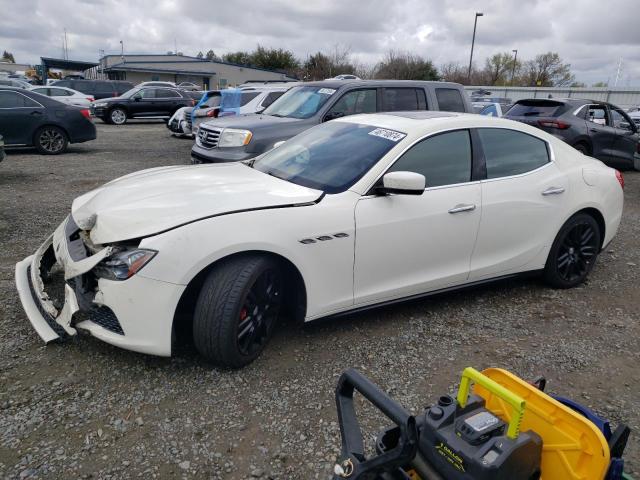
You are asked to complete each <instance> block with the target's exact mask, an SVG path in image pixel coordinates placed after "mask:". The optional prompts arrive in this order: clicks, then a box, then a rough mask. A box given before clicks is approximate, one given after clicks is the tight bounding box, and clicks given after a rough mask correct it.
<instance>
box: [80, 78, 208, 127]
mask: <svg viewBox="0 0 640 480" xmlns="http://www.w3.org/2000/svg"><path fill="white" fill-rule="evenodd" d="M195 104H196V102H195V100H194V98H193V93H192V92H186V91H184V90H180V89H177V88H169V87H142V88H132V89H131V90H129V91H127V92H125V93H123V94H122V95H120V96H119V97H113V98H104V99H102V100H97V101H95V102H94V103H92V104H91V113H92V114H93V115H94V116H96V117H98V118H100V119H101V120H102V121H104V122H106V123H114V124H116V125H123V124H124V123H126V122H127V120H128V119H130V118H149V117H163V118H170V117H171V115H173V114H174V112H175V111H176V110H178V109H179V108H182V107H193V106H194V105H195Z"/></svg>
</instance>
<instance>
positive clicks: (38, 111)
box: [31, 110, 42, 115]
mask: <svg viewBox="0 0 640 480" xmlns="http://www.w3.org/2000/svg"><path fill="white" fill-rule="evenodd" d="M31 115H42V112H41V111H40V110H34V111H33V112H31Z"/></svg>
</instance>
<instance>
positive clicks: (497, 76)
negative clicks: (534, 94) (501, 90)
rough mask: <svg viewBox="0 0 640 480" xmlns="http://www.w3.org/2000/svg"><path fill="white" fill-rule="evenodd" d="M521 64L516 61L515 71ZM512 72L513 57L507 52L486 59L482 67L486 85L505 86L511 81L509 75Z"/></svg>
mask: <svg viewBox="0 0 640 480" xmlns="http://www.w3.org/2000/svg"><path fill="white" fill-rule="evenodd" d="M520 66H521V63H520V62H519V61H516V64H515V70H516V71H519V70H520V68H519V67H520ZM512 72H514V60H513V55H512V54H511V53H509V52H504V53H496V54H494V55H492V56H491V57H489V58H487V60H486V61H485V66H484V76H485V79H484V80H485V81H484V82H483V83H484V84H486V85H506V84H507V82H510V81H511V74H512Z"/></svg>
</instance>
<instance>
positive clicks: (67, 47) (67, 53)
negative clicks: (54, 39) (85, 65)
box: [64, 28, 69, 60]
mask: <svg viewBox="0 0 640 480" xmlns="http://www.w3.org/2000/svg"><path fill="white" fill-rule="evenodd" d="M64 59H65V60H69V43H68V42H67V29H66V28H65V29H64Z"/></svg>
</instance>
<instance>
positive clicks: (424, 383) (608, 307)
mask: <svg viewBox="0 0 640 480" xmlns="http://www.w3.org/2000/svg"><path fill="white" fill-rule="evenodd" d="M98 130H99V132H98V140H96V141H93V142H90V143H86V144H81V145H73V146H71V148H70V150H69V152H68V153H67V154H65V155H62V156H59V157H45V156H40V155H37V154H36V153H34V152H32V151H20V152H11V153H9V155H8V158H7V159H6V161H5V162H3V163H2V164H0V186H1V188H0V236H1V238H2V247H3V248H2V250H1V252H0V295H1V297H0V298H2V302H1V305H0V478H98V479H102V478H105V479H106V478H133V477H145V478H216V479H217V478H224V479H239V478H274V479H275V478H278V479H279V478H291V479H303V478H304V479H307V478H309V479H311V478H328V477H329V473H328V472H329V469H330V468H331V466H332V465H333V461H334V459H335V457H336V455H337V453H338V450H339V444H340V443H339V431H338V427H337V423H336V422H337V419H336V413H335V407H334V400H333V391H334V388H335V384H336V380H337V378H338V375H339V374H340V372H342V371H343V370H344V369H346V368H348V367H356V368H357V369H359V370H360V371H362V372H364V373H365V374H367V375H369V376H370V377H371V378H372V379H373V380H374V381H375V382H377V383H378V384H379V385H381V386H384V388H385V389H386V390H387V391H388V392H389V393H390V394H391V395H392V396H393V397H394V398H396V399H397V400H398V401H399V402H401V403H402V404H403V405H405V406H406V407H407V408H409V409H411V410H412V411H413V412H416V413H417V412H418V411H420V410H421V409H422V408H423V407H424V405H426V404H427V403H429V402H430V400H431V399H433V398H434V397H435V396H437V395H439V394H441V393H443V392H446V391H447V390H451V391H453V390H452V388H453V386H454V384H455V382H456V381H457V380H458V379H459V375H460V372H461V371H462V369H463V368H464V367H465V366H474V367H476V368H479V369H482V368H486V367H489V366H498V367H504V368H507V369H509V370H511V371H513V372H515V373H516V374H519V375H521V376H522V377H524V378H529V379H530V378H533V377H534V376H537V375H541V374H542V375H545V376H546V377H547V379H548V387H547V389H548V391H552V392H555V393H558V394H562V395H565V396H568V397H572V398H574V399H575V400H578V401H580V402H583V403H584V404H586V405H589V406H591V407H593V408H594V409H595V410H596V411H598V412H600V413H601V414H603V415H604V416H606V417H608V418H610V419H611V420H612V421H614V422H615V423H617V422H618V421H625V422H627V423H628V424H629V425H630V426H631V428H632V429H634V432H633V433H632V437H631V441H630V444H629V446H628V449H627V455H626V459H627V462H628V463H627V470H628V471H629V472H630V473H632V474H633V473H635V474H636V475H638V473H639V472H640V441H639V440H638V439H639V438H640V428H639V427H640V395H639V393H640V391H639V389H638V384H639V380H640V372H639V371H638V368H637V365H638V360H639V355H638V338H639V334H640V328H639V326H638V318H639V316H640V300H639V298H640V297H639V295H638V293H639V289H638V279H639V275H638V272H639V271H640V253H639V250H638V243H639V239H640V194H639V193H638V192H639V191H640V175H639V174H636V173H633V172H627V173H626V174H625V178H626V181H627V187H626V190H625V196H626V205H625V212H624V218H623V222H622V226H621V230H620V232H619V234H618V236H617V237H616V239H615V240H614V241H613V243H612V244H611V245H610V246H609V248H608V249H607V251H606V252H603V254H602V255H601V257H600V259H599V260H598V264H597V266H596V268H595V270H594V272H593V273H592V275H591V277H590V280H589V281H588V283H586V284H585V285H583V286H582V287H580V288H576V289H573V290H570V291H560V290H551V289H549V288H547V287H545V286H544V285H542V284H541V282H540V281H538V280H536V279H523V280H517V281H509V282H502V283H496V284H493V285H489V286H485V287H482V288H477V289H474V290H467V291H464V292H459V293H455V294H447V295H442V296H438V297H434V298H431V299H428V300H423V301H416V302H413V303H409V304H403V305H400V306H395V307H389V308H384V309H380V310H376V311H372V312H368V313H365V314H360V315H357V316H353V317H351V318H346V319H341V320H335V321H332V322H321V323H318V324H312V325H308V326H294V325H292V326H289V328H286V329H284V328H283V329H281V330H279V331H278V332H277V333H276V336H275V338H274V340H273V341H272V343H271V345H270V346H269V347H268V348H267V350H266V352H265V353H264V355H263V356H262V357H261V358H260V359H259V360H258V361H257V362H255V363H254V364H253V365H251V366H249V367H247V368H245V369H243V370H241V371H234V372H229V371H220V370H217V369H215V368H212V367H211V366H210V365H207V364H206V363H204V362H203V361H201V360H200V359H199V358H198V356H197V355H196V353H195V352H194V351H193V349H192V348H191V347H188V346H185V347H182V348H181V349H179V351H178V352H177V354H176V355H175V356H174V357H173V358H171V359H164V358H154V357H149V356H144V355H140V354H135V353H131V352H126V351H123V350H119V349H117V348H114V347H110V346H109V345H106V344H103V343H101V342H99V341H97V340H94V339H92V338H90V337H87V336H81V337H80V338H77V339H75V340H74V341H70V342H67V343H62V344H51V345H48V346H46V347H45V346H44V345H43V344H42V343H41V341H40V339H39V337H38V336H37V335H36V333H35V331H34V330H33V329H32V327H31V326H30V324H29V323H28V321H27V318H26V317H25V315H24V313H23V312H22V309H21V307H20V304H19V301H18V296H17V294H16V291H15V287H14V282H13V269H14V264H15V262H16V261H18V260H20V259H22V258H24V257H25V256H27V255H30V254H31V253H33V252H34V251H35V250H36V248H37V247H38V246H39V245H40V243H41V242H42V241H43V240H44V239H45V237H46V236H47V235H48V234H49V233H50V232H52V231H53V229H54V228H55V227H56V226H57V225H58V224H59V222H60V221H61V220H62V219H63V218H64V216H65V215H67V213H68V211H69V208H70V204H71V201H72V199H73V198H74V197H76V196H77V195H79V194H81V193H83V192H85V191H87V190H89V189H91V188H94V187H96V186H98V185H100V184H102V183H104V182H106V181H108V180H111V179H113V178H115V177H118V176H121V175H124V174H126V173H129V172H132V171H135V170H139V169H143V168H148V167H156V166H161V165H171V164H183V163H187V162H188V159H189V150H190V146H191V141H189V140H181V139H175V138H171V137H169V135H168V131H167V130H166V128H165V127H164V125H163V124H161V123H140V122H139V123H137V124H130V125H127V126H124V127H116V126H109V125H103V124H98ZM362 412H363V414H367V417H366V420H365V421H364V424H365V430H366V431H367V432H368V434H369V433H371V434H372V433H373V432H374V431H375V430H376V429H378V428H379V427H381V426H383V425H384V424H385V423H384V420H383V419H381V418H380V417H379V416H378V415H376V414H374V413H373V412H371V410H370V409H367V408H364V409H363V410H362Z"/></svg>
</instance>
